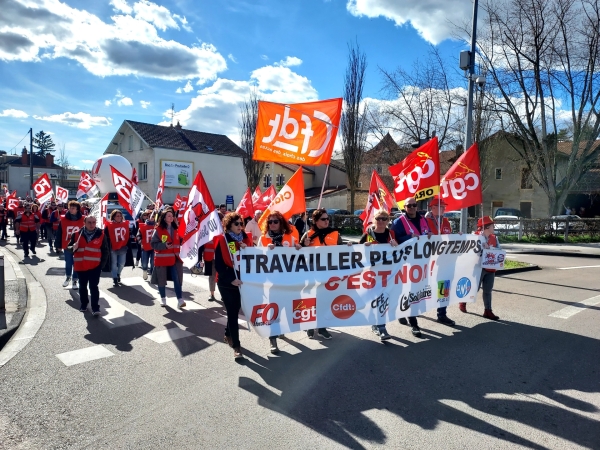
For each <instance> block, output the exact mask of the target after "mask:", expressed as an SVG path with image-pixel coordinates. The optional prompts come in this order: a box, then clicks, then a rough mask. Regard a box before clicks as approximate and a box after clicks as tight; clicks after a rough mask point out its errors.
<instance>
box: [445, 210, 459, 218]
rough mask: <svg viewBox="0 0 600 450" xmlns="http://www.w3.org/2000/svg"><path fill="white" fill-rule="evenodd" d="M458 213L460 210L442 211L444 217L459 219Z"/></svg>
mask: <svg viewBox="0 0 600 450" xmlns="http://www.w3.org/2000/svg"><path fill="white" fill-rule="evenodd" d="M460 215H461V212H460V211H448V212H445V213H444V217H447V218H448V219H460Z"/></svg>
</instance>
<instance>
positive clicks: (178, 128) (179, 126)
mask: <svg viewBox="0 0 600 450" xmlns="http://www.w3.org/2000/svg"><path fill="white" fill-rule="evenodd" d="M182 128H183V127H182V126H181V124H180V123H179V120H178V121H177V125H175V129H176V130H181V129H182Z"/></svg>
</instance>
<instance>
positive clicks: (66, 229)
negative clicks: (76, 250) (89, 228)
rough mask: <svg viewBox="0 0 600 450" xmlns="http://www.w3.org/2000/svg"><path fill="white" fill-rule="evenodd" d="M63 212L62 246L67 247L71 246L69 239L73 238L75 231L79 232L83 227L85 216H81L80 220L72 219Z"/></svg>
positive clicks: (61, 222) (61, 224)
mask: <svg viewBox="0 0 600 450" xmlns="http://www.w3.org/2000/svg"><path fill="white" fill-rule="evenodd" d="M65 216H66V215H65V214H63V215H62V216H60V226H61V228H62V247H61V248H67V247H68V246H69V241H70V240H71V235H72V234H73V233H77V232H78V231H79V230H81V229H82V228H83V221H84V218H83V216H81V217H80V218H79V219H78V220H70V219H67V218H66V217H65Z"/></svg>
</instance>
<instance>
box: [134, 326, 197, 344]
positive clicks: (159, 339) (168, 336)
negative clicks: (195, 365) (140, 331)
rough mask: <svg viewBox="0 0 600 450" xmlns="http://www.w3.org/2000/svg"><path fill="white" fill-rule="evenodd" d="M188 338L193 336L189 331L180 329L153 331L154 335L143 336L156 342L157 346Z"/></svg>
mask: <svg viewBox="0 0 600 450" xmlns="http://www.w3.org/2000/svg"><path fill="white" fill-rule="evenodd" d="M188 336H195V335H194V334H193V333H190V332H189V331H186V330H182V329H181V328H168V329H166V330H162V331H155V332H154V333H148V334H145V335H144V337H145V338H148V339H150V340H151V341H154V342H156V343H157V344H164V343H165V342H173V341H176V340H177V339H182V338H185V337H188Z"/></svg>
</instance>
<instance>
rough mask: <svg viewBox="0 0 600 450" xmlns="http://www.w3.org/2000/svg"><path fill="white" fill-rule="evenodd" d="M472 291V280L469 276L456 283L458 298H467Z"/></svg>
mask: <svg viewBox="0 0 600 450" xmlns="http://www.w3.org/2000/svg"><path fill="white" fill-rule="evenodd" d="M469 292H471V280H469V279H468V278H467V277H462V278H461V279H460V280H458V283H456V295H457V296H458V298H465V297H466V296H467V295H469Z"/></svg>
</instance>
